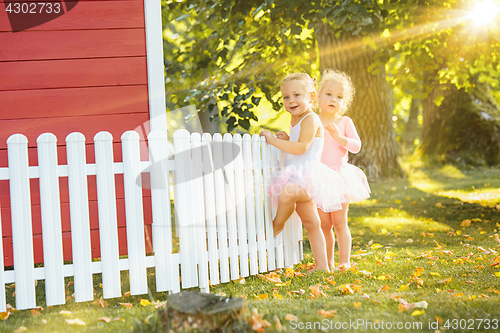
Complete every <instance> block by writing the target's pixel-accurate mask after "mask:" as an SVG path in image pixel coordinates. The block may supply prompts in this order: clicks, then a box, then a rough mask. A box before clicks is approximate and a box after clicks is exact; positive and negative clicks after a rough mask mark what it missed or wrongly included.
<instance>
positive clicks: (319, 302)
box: [0, 163, 500, 332]
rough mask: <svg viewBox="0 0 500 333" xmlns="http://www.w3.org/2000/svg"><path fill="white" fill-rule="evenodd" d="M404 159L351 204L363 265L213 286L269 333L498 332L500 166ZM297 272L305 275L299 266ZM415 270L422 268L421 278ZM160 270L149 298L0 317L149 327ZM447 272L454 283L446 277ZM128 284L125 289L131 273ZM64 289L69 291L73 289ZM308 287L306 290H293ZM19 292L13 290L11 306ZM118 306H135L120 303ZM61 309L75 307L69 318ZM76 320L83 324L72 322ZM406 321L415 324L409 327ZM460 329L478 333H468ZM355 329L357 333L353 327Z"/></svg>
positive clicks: (37, 326) (59, 324) (356, 255)
mask: <svg viewBox="0 0 500 333" xmlns="http://www.w3.org/2000/svg"><path fill="white" fill-rule="evenodd" d="M402 165H403V168H404V169H405V172H406V173H407V177H406V179H397V180H390V181H378V182H376V183H374V184H372V185H371V187H372V197H371V198H370V199H369V200H367V201H365V202H363V203H359V204H353V205H351V208H350V213H349V219H350V222H349V223H350V228H351V233H352V235H353V251H352V254H353V262H356V263H357V271H355V270H353V271H346V272H339V271H336V272H333V273H332V274H327V273H322V272H317V273H314V274H308V275H305V276H295V277H286V276H285V271H284V270H281V271H280V270H279V271H277V272H275V274H276V275H277V276H278V277H280V278H281V281H282V282H283V284H281V285H279V284H276V283H273V282H269V281H267V280H265V279H263V278H262V277H258V276H252V277H247V278H245V279H244V280H240V281H237V282H230V283H225V284H222V285H217V286H214V287H212V288H211V292H213V293H219V294H225V295H228V296H243V297H246V298H247V303H248V305H249V307H250V309H251V310H253V309H256V310H257V311H258V313H259V314H261V315H263V318H262V319H263V320H267V322H269V323H270V325H271V327H269V328H266V329H265V331H266V332H273V331H276V322H275V320H274V318H275V317H277V318H279V320H280V322H281V325H282V331H285V332H291V331H294V328H296V329H295V331H318V328H323V329H327V330H329V329H331V328H333V329H335V327H336V325H337V328H340V327H339V326H340V325H344V327H346V325H348V324H349V323H350V322H351V323H353V322H354V323H361V321H363V322H362V325H359V326H358V327H357V330H359V331H361V330H363V331H365V330H366V329H367V328H368V331H370V329H369V328H370V327H373V329H372V331H381V329H376V328H377V327H379V328H380V327H385V328H387V324H388V323H391V324H392V325H393V331H395V332H398V331H411V330H413V329H417V328H418V326H413V325H420V324H421V325H422V326H421V327H422V329H423V330H424V331H432V332H434V331H435V329H436V327H434V326H429V325H430V323H434V322H435V321H436V319H437V320H440V321H441V322H440V323H439V330H441V331H444V330H445V328H446V327H444V326H445V325H446V323H448V324H449V325H450V327H449V330H450V331H482V330H485V329H484V328H485V326H486V322H485V321H483V322H482V327H483V329H479V324H480V320H481V319H484V320H486V319H488V320H489V321H490V322H489V325H490V330H485V331H494V330H493V329H492V328H494V325H495V321H494V320H497V322H496V325H497V327H499V328H500V310H497V309H500V302H499V301H500V295H499V291H498V290H500V276H495V273H497V274H498V275H500V265H498V266H492V265H493V264H494V263H495V260H497V261H499V260H500V255H498V254H495V253H494V252H492V251H490V249H491V250H493V251H497V252H500V248H499V245H500V243H498V242H497V241H496V240H495V238H497V237H498V235H497V234H498V233H500V210H499V209H500V206H498V205H500V190H499V188H500V169H498V168H496V169H493V168H491V169H490V168H475V169H467V170H465V169H464V170H459V169H456V168H454V167H451V166H445V167H442V168H435V167H434V168H429V167H425V166H424V165H418V164H413V165H412V166H411V165H410V164H406V163H403V164H402ZM464 220H465V222H464ZM469 223H470V226H467V225H469ZM462 224H463V226H462ZM495 235H497V236H495ZM306 236H307V235H306ZM304 249H305V251H306V258H305V259H304V261H303V264H306V263H308V262H312V259H311V258H310V254H309V253H310V249H309V247H308V244H307V242H306V246H305V247H304ZM482 250H483V251H482ZM484 250H486V251H488V252H484ZM417 267H418V269H417ZM294 271H295V272H298V271H300V268H299V265H297V266H295V267H294ZM417 271H418V272H420V273H419V274H415V273H416V272H417ZM153 274H154V271H153V270H151V271H150V273H149V274H148V278H149V279H150V280H149V281H150V283H149V286H150V288H151V293H150V294H149V295H143V296H140V297H137V296H129V297H122V298H120V299H110V300H106V302H107V303H108V304H109V305H107V306H106V307H104V308H102V307H100V306H99V305H98V304H93V303H91V302H87V303H78V304H77V303H75V302H74V299H71V300H69V301H68V304H66V305H63V306H54V307H51V308H46V307H45V306H44V305H43V302H44V300H43V299H39V300H38V301H37V302H38V304H40V305H42V306H43V307H44V309H43V310H41V311H39V315H36V316H33V315H32V313H31V311H14V312H12V313H11V314H10V317H9V318H8V319H7V320H5V321H4V322H2V324H1V325H0V331H2V332H12V331H14V330H16V329H17V328H19V327H20V326H24V327H26V328H27V329H28V331H33V332H42V331H43V332H45V331H47V332H54V331H58V332H61V331H64V332H72V331H75V332H86V331H92V330H95V329H99V330H101V331H104V332H117V331H120V332H123V331H127V330H133V329H135V330H136V331H144V332H146V331H151V329H152V328H154V327H155V325H157V323H158V317H157V315H156V310H155V307H154V305H151V304H146V305H145V306H143V305H141V304H140V300H139V298H142V299H147V300H149V301H150V302H153V301H164V300H165V299H166V296H167V295H166V293H156V292H155V290H154V276H153ZM415 275H418V276H415ZM449 278H451V281H449V283H443V282H442V281H445V280H448V279H449ZM327 279H330V282H328V281H327ZM68 282H69V280H68ZM123 282H124V284H123V292H126V291H128V286H127V276H126V274H124V275H123ZM99 283H100V282H99V276H98V275H97V276H95V298H96V299H99V298H100V297H101V295H102V290H101V288H100V287H99ZM317 284H320V286H321V287H320V288H321V289H320V290H322V291H323V292H324V296H322V295H320V296H319V297H317V298H315V299H312V298H311V294H310V293H311V292H312V290H310V289H309V287H312V286H315V285H317ZM324 286H327V288H325V287H324ZM346 286H349V288H350V290H349V289H348V288H347V287H346ZM37 288H38V289H40V290H43V288H44V287H43V283H41V282H39V283H38V286H37ZM67 289H68V294H69V295H71V294H72V293H73V291H72V286H69V287H68V288H67ZM301 289H302V290H304V293H303V294H297V293H293V292H294V291H300V290H301ZM12 291H13V289H7V300H8V302H9V303H11V304H13V301H14V299H13V297H12V295H11V293H12ZM325 296H326V297H325ZM266 297H267V298H266ZM398 298H399V299H402V300H405V301H406V302H408V303H417V302H421V301H425V302H427V303H428V307H427V308H426V309H423V308H414V309H409V310H406V311H399V309H398V307H399V306H400V305H399V304H400V303H399V301H397V299H398ZM119 303H131V304H132V305H133V306H132V307H131V308H128V307H123V306H121V305H120V304H119ZM143 303H144V302H143ZM62 310H64V311H70V312H71V313H70V314H69V315H64V314H61V311H62ZM320 310H324V311H330V310H334V311H332V312H330V313H331V314H332V315H333V317H328V318H326V319H324V318H323V316H322V315H320V314H318V311H320ZM415 311H418V312H415ZM287 315H293V316H295V317H296V318H297V321H295V320H287V319H285V318H292V317H287ZM102 317H107V318H110V319H114V318H119V319H120V320H115V321H111V322H109V323H107V322H103V321H99V318H102ZM74 318H78V319H81V320H82V321H83V322H85V324H86V325H85V326H78V325H69V324H68V323H67V322H66V319H74ZM453 320H455V321H453ZM300 323H302V324H300ZM397 323H402V325H403V329H397V327H396V325H397ZM299 325H304V326H303V327H304V328H305V329H303V330H302V329H300V328H301V327H302V326H299ZM314 325H316V329H315V328H314ZM381 325H385V326H381ZM404 325H407V328H411V329H404ZM433 325H436V324H435V323H434V324H433ZM460 325H462V328H464V327H465V328H473V329H463V330H461V329H460ZM464 325H465V326H464ZM454 326H455V327H456V328H457V329H455V330H454V329H453V327H454ZM308 327H309V328H310V329H307V328H308ZM350 328H352V331H355V330H356V329H354V328H355V326H350ZM497 330H498V329H497ZM382 331H385V330H382Z"/></svg>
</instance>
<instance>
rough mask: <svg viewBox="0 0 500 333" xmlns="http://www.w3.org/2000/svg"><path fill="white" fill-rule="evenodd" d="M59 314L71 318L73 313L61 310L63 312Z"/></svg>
mask: <svg viewBox="0 0 500 333" xmlns="http://www.w3.org/2000/svg"><path fill="white" fill-rule="evenodd" d="M59 314H62V315H64V316H71V311H66V310H61V312H59Z"/></svg>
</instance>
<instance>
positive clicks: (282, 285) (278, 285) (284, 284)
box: [276, 280, 292, 287]
mask: <svg viewBox="0 0 500 333" xmlns="http://www.w3.org/2000/svg"><path fill="white" fill-rule="evenodd" d="M291 283H292V280H288V281H286V282H284V283H278V284H277V285H276V287H284V286H288V285H289V284H291Z"/></svg>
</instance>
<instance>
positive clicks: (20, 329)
mask: <svg viewBox="0 0 500 333" xmlns="http://www.w3.org/2000/svg"><path fill="white" fill-rule="evenodd" d="M27 330H28V329H27V328H26V327H24V326H19V327H18V328H17V329H16V330H15V331H14V333H17V332H24V331H27Z"/></svg>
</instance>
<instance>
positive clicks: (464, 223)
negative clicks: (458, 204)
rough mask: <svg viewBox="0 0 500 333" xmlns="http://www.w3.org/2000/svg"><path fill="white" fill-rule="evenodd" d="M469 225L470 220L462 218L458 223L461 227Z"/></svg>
mask: <svg viewBox="0 0 500 333" xmlns="http://www.w3.org/2000/svg"><path fill="white" fill-rule="evenodd" d="M470 225H471V220H463V221H462V223H461V224H460V226H461V227H470Z"/></svg>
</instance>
